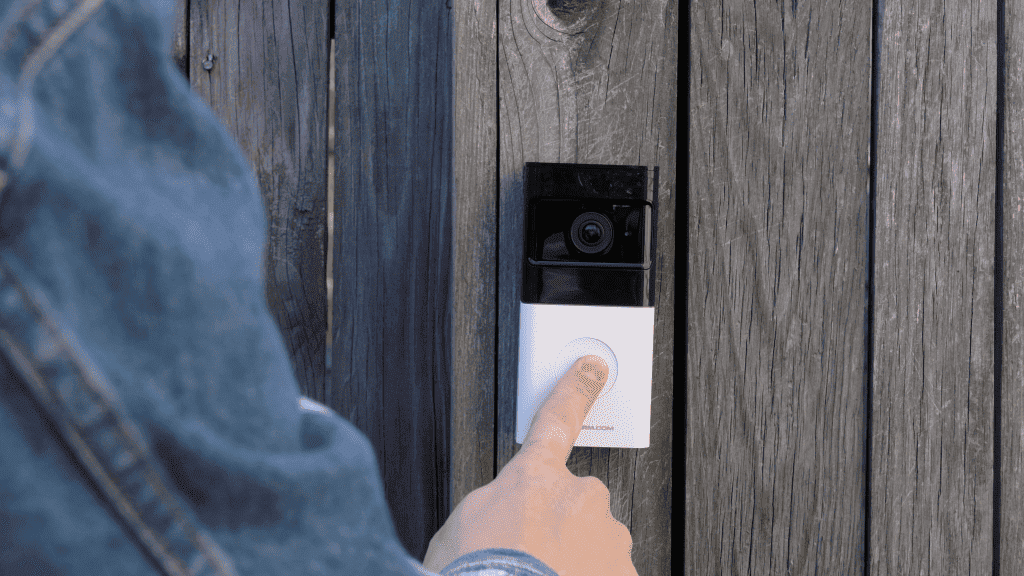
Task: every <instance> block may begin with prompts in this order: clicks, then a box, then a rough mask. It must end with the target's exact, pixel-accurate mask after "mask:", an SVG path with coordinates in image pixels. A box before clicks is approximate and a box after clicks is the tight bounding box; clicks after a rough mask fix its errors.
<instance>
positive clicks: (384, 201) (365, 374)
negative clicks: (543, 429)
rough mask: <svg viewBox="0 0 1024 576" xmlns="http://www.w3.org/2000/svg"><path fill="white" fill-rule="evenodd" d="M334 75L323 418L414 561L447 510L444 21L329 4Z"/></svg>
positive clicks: (406, 5)
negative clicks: (338, 433)
mask: <svg viewBox="0 0 1024 576" xmlns="http://www.w3.org/2000/svg"><path fill="white" fill-rule="evenodd" d="M335 66H336V86H335V90H336V95H335V97H336V102H337V103H336V108H335V114H336V125H335V148H334V153H335V158H336V163H335V166H336V167H337V169H336V171H335V190H334V194H335V197H334V233H335V238H334V264H333V267H334V295H333V300H334V302H333V306H334V310H333V313H332V314H333V326H332V331H333V338H332V355H333V358H332V367H331V378H332V387H331V392H332V398H331V399H330V405H331V406H332V407H333V408H334V409H335V410H336V411H337V412H338V413H339V414H341V415H342V416H343V417H345V418H348V419H349V420H350V421H351V422H352V423H353V424H355V425H356V426H357V427H359V429H360V430H362V431H363V432H364V433H365V434H366V435H367V436H368V437H369V439H370V441H371V442H372V443H373V445H374V447H375V448H376V453H377V463H378V465H379V466H380V470H381V477H382V479H383V481H384V489H385V495H386V497H387V500H388V504H389V505H390V507H391V512H392V514H393V518H394V523H395V528H396V530H397V533H398V537H399V540H400V541H401V542H402V544H403V545H404V546H405V547H406V549H407V550H408V551H409V553H410V554H411V555H412V556H414V557H416V558H419V559H422V557H423V554H424V553H425V552H426V547H427V544H428V543H429V541H430V538H431V537H432V536H433V535H434V533H435V532H436V531H437V529H438V528H440V526H441V524H442V523H443V522H444V520H445V519H446V518H447V516H448V511H449V510H450V505H449V502H448V501H447V494H448V492H447V484H448V480H447V478H445V473H446V471H447V470H449V469H450V463H449V461H450V459H449V454H448V449H449V444H448V442H449V440H448V438H449V434H448V426H449V418H450V414H449V393H450V386H451V341H452V337H451V324H450V322H451V316H450V310H451V305H452V303H451V299H450V293H451V289H450V282H451V273H452V269H451V267H452V244H451V234H452V206H451V202H452V199H451V197H452V190H451V182H452V180H451V178H452V164H451V158H452V101H451V92H452V69H451V66H452V29H451V17H450V15H449V11H448V8H447V7H446V6H445V3H444V2H411V1H406V2H389V3H385V2H383V1H380V0H358V1H348V0H345V1H342V0H338V1H337V2H336V3H335ZM324 93H325V94H326V91H325V92H324Z"/></svg>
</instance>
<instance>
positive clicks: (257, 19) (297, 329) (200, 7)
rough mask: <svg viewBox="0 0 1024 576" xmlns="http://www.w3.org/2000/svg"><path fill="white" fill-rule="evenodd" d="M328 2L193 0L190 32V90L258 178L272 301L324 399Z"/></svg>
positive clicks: (310, 387) (304, 372)
mask: <svg viewBox="0 0 1024 576" xmlns="http://www.w3.org/2000/svg"><path fill="white" fill-rule="evenodd" d="M327 8H328V6H327V5H326V4H325V3H323V2H314V1H311V0H307V1H305V2H303V1H298V0H294V1H290V2H289V1H286V0H243V1H241V2H228V1H225V0H191V1H190V2H189V11H190V12H189V36H188V38H189V79H190V82H191V84H192V87H193V89H195V90H196V92H198V93H199V94H200V95H201V96H202V97H203V98H204V99H205V100H206V101H207V102H208V103H209V104H210V106H211V107H212V108H213V110H214V112H216V113H217V115H218V116H219V117H220V119H221V120H222V121H223V122H224V123H225V124H226V125H227V127H228V130H230V131H231V133H232V134H233V135H234V137H235V139H236V141H237V142H238V143H239V144H240V145H241V147H242V149H243V151H244V152H245V154H246V156H247V157H248V158H249V161H250V163H251V164H252V166H253V169H254V170H255V173H256V176H257V178H258V181H259V185H260V190H261V192H262V193H263V200H264V206H265V207H266V209H267V220H268V222H267V223H268V228H269V229H268V238H267V241H268V246H267V253H266V261H265V265H266V293H267V302H268V305H269V307H270V310H271V312H272V314H273V315H274V319H275V320H276V321H277V325H278V327H279V328H280V329H281V332H282V335H283V336H284V341H285V344H286V345H287V347H288V350H289V352H290V355H291V358H292V364H293V367H294V369H295V374H296V378H297V379H298V381H299V385H300V386H301V389H302V393H303V394H306V395H307V396H310V397H312V398H315V399H317V400H321V401H322V400H323V399H324V398H323V387H324V370H325V358H324V348H325V344H326V342H325V334H326V331H327V311H326V284H325V269H324V268H325V265H326V264H325V263H326V260H325V257H326V254H325V245H326V238H327V236H326V199H327V194H326V178H327V167H326V159H327V154H326V150H327V148H326V139H327V81H328V70H327V64H328V53H327V47H328V44H329V41H330V39H329V38H328V34H327ZM208 56H211V57H212V60H211V61H209V63H207V64H206V65H205V66H204V62H207V61H208ZM207 67H209V69H207Z"/></svg>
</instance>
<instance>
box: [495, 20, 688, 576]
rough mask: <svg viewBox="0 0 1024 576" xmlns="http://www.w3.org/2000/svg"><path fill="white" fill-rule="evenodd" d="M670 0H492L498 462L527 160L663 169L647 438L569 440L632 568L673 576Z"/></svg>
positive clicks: (509, 388)
mask: <svg viewBox="0 0 1024 576" xmlns="http://www.w3.org/2000/svg"><path fill="white" fill-rule="evenodd" d="M677 78H678V2H676V1H675V0H652V1H649V2H626V1H620V0H606V1H604V2H598V1H593V2H545V1H544V0H500V1H499V3H498V90H499V103H498V118H499V138H500V143H499V155H500V157H499V163H498V172H499V186H500V189H499V206H498V210H499V217H498V227H499V231H498V310H497V318H498V319H497V329H498V337H497V380H498V394H497V423H496V424H497V442H496V445H495V449H496V461H497V469H499V470H500V469H501V467H503V466H504V465H505V464H506V463H507V462H508V461H509V460H510V459H511V458H512V456H513V455H514V453H515V450H516V446H517V445H516V444H515V404H516V396H515V391H516V371H517V353H518V336H519V334H518V315H519V301H520V300H519V295H520V289H521V286H520V272H521V258H522V253H521V246H522V229H523V219H522V172H523V167H524V164H525V163H526V162H572V163H588V164H589V163H593V164H628V165H646V166H648V167H651V168H653V167H654V166H659V167H660V186H659V190H658V191H657V193H658V201H659V214H658V238H657V250H658V256H657V259H656V283H657V284H656V290H657V291H656V295H655V310H656V312H655V314H656V325H655V352H654V381H653V391H652V396H653V403H652V409H651V445H650V448H647V449H643V450H623V449H609V448H575V449H573V451H572V453H571V454H570V456H569V461H568V463H567V465H568V467H569V470H570V471H572V472H573V473H574V474H576V475H578V476H595V477H597V478H599V479H600V480H601V481H602V482H604V483H605V484H606V485H607V486H608V488H609V490H610V492H611V510H612V515H613V516H614V517H615V519H616V520H618V521H620V522H622V523H623V524H625V525H626V526H627V527H628V528H629V529H630V532H631V534H632V537H633V554H632V556H633V563H634V565H635V566H636V568H637V571H638V572H639V574H641V576H648V575H661V574H669V573H671V548H672V542H671V530H670V523H671V515H672V417H673V416H672V410H671V407H672V394H673V388H672V376H673V369H672V360H673V358H672V347H673V341H672V338H673V335H674V324H673V321H674V314H673V312H674V310H673V302H674V293H675V277H674V270H675V252H674V238H675V206H676V202H675V200H676V196H675V190H676V168H675V156H676V119H677V116H676V96H677Z"/></svg>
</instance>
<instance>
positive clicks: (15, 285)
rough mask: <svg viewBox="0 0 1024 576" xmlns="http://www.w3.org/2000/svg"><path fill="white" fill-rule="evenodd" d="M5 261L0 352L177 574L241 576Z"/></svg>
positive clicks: (0, 276)
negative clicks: (185, 508)
mask: <svg viewBox="0 0 1024 576" xmlns="http://www.w3.org/2000/svg"><path fill="white" fill-rule="evenodd" d="M54 318H55V314H54V313H53V312H52V310H51V308H50V307H49V305H48V304H47V303H46V301H45V297H43V296H42V294H38V293H37V294H33V293H32V291H31V290H30V289H29V288H27V287H26V286H25V285H24V284H23V283H22V282H20V281H19V279H18V278H17V276H16V275H15V274H14V272H13V271H12V269H11V262H9V261H7V260H6V259H5V258H4V257H2V256H0V350H2V352H3V353H4V354H5V355H6V356H7V357H8V359H9V360H10V362H11V364H12V365H13V366H14V368H15V370H16V371H17V372H18V374H19V375H20V376H21V379H22V382H23V383H24V384H25V386H26V388H27V389H28V390H29V392H30V393H31V394H32V396H33V397H34V398H35V399H36V400H37V401H38V403H39V404H40V405H41V407H43V409H44V410H45V412H46V413H47V414H48V415H49V416H50V418H51V419H52V420H53V423H54V424H55V425H56V428H57V429H58V430H59V431H60V433H61V436H62V437H63V438H64V440H65V441H66V442H67V443H68V445H69V446H70V447H71V449H72V451H73V452H74V454H75V455H76V457H77V458H78V460H79V462H80V463H81V464H82V466H83V467H84V468H85V469H86V470H87V471H88V472H89V475H90V476H91V477H92V478H93V480H94V481H95V482H96V484H97V485H98V486H99V487H100V489H101V490H102V491H103V493H104V495H105V496H106V497H107V498H108V499H109V501H110V502H111V504H113V506H114V508H115V509H116V510H117V512H118V514H119V516H120V517H121V519H122V520H123V521H124V522H125V524H126V525H127V526H128V527H129V528H130V529H131V531H132V532H133V533H134V534H135V535H136V536H137V537H138V539H139V540H140V541H141V542H142V543H143V545H144V546H145V548H146V550H147V551H148V552H149V553H150V554H151V555H152V556H153V557H154V558H155V559H156V560H157V562H158V564H159V565H160V567H161V569H162V570H163V571H164V572H165V573H166V574H168V575H171V576H214V575H216V576H236V572H235V570H234V567H233V564H232V562H231V560H230V559H229V558H228V556H227V555H226V554H225V553H224V551H223V550H221V549H220V547H219V546H217V544H216V543H215V542H213V540H212V539H211V538H210V537H209V536H208V535H207V534H206V533H205V532H204V531H203V530H201V529H200V528H199V527H197V526H196V525H194V524H193V523H192V522H191V521H190V520H189V519H188V518H187V517H186V515H185V513H184V512H183V507H182V506H181V505H180V504H179V503H178V501H177V498H176V497H175V496H174V495H173V494H172V493H171V492H170V491H169V489H168V488H167V487H166V485H165V484H164V482H163V479H162V478H161V476H160V473H159V471H158V468H157V466H156V465H155V464H154V458H153V456H152V453H151V452H150V450H149V449H148V447H147V445H146V441H145V439H144V438H143V436H142V434H141V433H140V432H139V429H138V427H137V426H136V425H135V424H134V423H133V422H131V421H130V419H129V418H128V416H127V413H126V411H125V410H124V408H123V406H121V405H120V402H119V400H118V399H117V397H116V393H115V391H114V389H113V388H112V387H111V386H110V384H109V383H108V382H107V381H106V380H105V378H104V376H103V375H102V374H101V372H100V371H99V369H98V368H97V367H96V366H95V365H94V364H93V363H92V362H91V361H90V360H89V359H88V358H87V357H86V355H85V353H84V351H83V350H82V348H81V346H80V345H78V343H77V342H76V341H75V339H74V337H73V336H71V335H70V334H67V333H66V332H64V331H62V330H61V329H60V328H59V327H58V325H57V324H56V322H55V321H54V320H53V319H54Z"/></svg>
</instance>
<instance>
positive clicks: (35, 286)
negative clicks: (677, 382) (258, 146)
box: [0, 0, 554, 576]
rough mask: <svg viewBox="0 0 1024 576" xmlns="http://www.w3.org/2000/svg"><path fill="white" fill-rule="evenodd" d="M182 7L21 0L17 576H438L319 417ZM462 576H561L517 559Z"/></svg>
mask: <svg viewBox="0 0 1024 576" xmlns="http://www.w3.org/2000/svg"><path fill="white" fill-rule="evenodd" d="M173 22H174V18H173V0H163V1H161V0H145V1H131V0H0V447H2V449H0V574H23V575H30V574H67V575H78V574H80V575H89V576H95V575H101V574H118V575H122V574H133V575H134V574H174V575H177V574H192V575H200V574H202V575H206V574H211V575H212V574H219V575H233V574H239V575H246V574H253V575H256V574H259V575H286V574H287V575H289V576H291V575H301V574H310V575H312V574H344V575H353V574H367V575H370V574H372V575H385V574H387V575H391V574H394V575H413V574H419V575H424V574H430V573H429V572H428V571H426V570H425V569H424V568H423V567H422V566H421V565H420V564H419V563H418V562H416V561H415V560H414V559H413V558H411V557H410V556H409V554H408V553H407V551H406V550H405V549H404V548H403V547H402V546H401V544H400V543H399V542H398V540H397V538H396V536H395V531H394V526H393V523H392V517H391V514H390V511H389V510H388V508H387V504H386V502H385V500H384V491H383V485H382V483H381V478H380V476H379V473H378V471H377V470H378V469H377V463H376V461H375V457H374V452H373V450H372V449H371V446H370V444H369V441H368V440H367V438H366V436H364V435H363V434H362V433H361V432H359V431H358V430H357V429H356V428H355V427H354V426H353V425H352V424H351V423H349V422H348V421H347V420H344V419H343V418H341V417H339V416H338V415H337V414H335V413H334V412H332V411H330V410H328V409H325V408H323V407H322V406H318V405H315V404H314V403H306V406H305V407H300V397H299V392H298V385H297V383H296V381H295V377H294V375H293V373H292V371H291V366H290V362H289V359H288V357H287V354H286V352H285V346H284V343H283V341H282V339H281V336H280V334H279V332H278V330H277V326H276V324H275V323H274V321H273V319H272V317H271V316H270V314H269V312H268V310H267V307H266V302H265V299H264V291H263V271H262V254H263V246H264V240H265V233H266V232H265V227H266V221H265V215H264V211H263V205H262V200H261V198H260V194H259V191H258V189H257V187H256V183H255V178H254V176H253V174H252V173H251V170H250V169H249V167H248V164H247V162H246V160H245V158H244V156H243V155H242V153H241V151H240V150H239V148H238V147H237V146H236V144H235V143H234V142H233V141H232V139H231V137H230V136H229V134H228V133H227V131H226V130H225V129H224V128H223V127H222V126H221V125H220V123H219V122H218V120H217V119H216V117H215V116H214V115H213V114H212V113H211V111H210V110H209V108H208V107H207V106H205V105H204V104H203V102H202V101H201V100H200V99H199V98H198V97H197V96H196V95H195V94H193V93H192V91H191V90H190V88H189V86H188V83H187V82H186V80H185V79H184V78H183V77H181V75H180V74H179V72H178V71H177V69H176V68H175V67H174V66H173V64H172V62H171V59H170V57H169V54H168V48H169V47H170V44H171V29H170V26H171V24H172V23H173ZM442 574H445V575H456V574H462V575H469V574H472V575H476V576H485V575H486V576H505V575H513V574H514V575H527V574H529V575H544V576H552V575H554V572H553V571H551V570H550V569H549V568H548V567H546V566H545V565H544V564H543V563H541V562H540V561H539V560H537V559H536V558H534V557H532V556H530V555H528V554H525V553H523V552H517V551H513V550H497V549H492V550H483V551H477V552H474V553H471V554H467V555H465V556H463V557H462V558H459V559H457V560H456V561H455V562H453V563H452V564H451V565H449V566H448V567H446V568H445V569H444V570H443V572H442Z"/></svg>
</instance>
